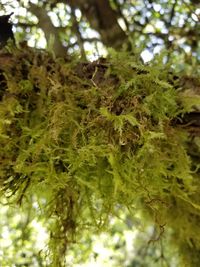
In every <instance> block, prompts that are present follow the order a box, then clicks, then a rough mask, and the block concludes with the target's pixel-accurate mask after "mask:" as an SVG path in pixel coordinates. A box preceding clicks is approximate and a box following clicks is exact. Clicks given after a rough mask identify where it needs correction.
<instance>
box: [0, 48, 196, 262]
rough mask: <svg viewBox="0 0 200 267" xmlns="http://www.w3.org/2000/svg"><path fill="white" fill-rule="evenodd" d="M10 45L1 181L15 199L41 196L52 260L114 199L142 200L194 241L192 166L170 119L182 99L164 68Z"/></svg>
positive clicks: (124, 202) (0, 134) (101, 218)
mask: <svg viewBox="0 0 200 267" xmlns="http://www.w3.org/2000/svg"><path fill="white" fill-rule="evenodd" d="M15 53H16V54H14V55H13V58H14V60H15V64H14V65H11V66H9V67H8V66H6V68H5V69H4V68H3V67H1V71H2V72H3V73H4V77H5V81H4V84H6V85H5V86H4V93H3V96H2V100H1V103H0V118H1V119H0V145H1V151H0V161H1V167H0V182H1V191H2V192H3V194H4V195H6V196H7V197H11V198H12V199H15V200H16V201H17V203H19V204H21V205H23V201H26V199H25V196H26V197H27V198H28V197H30V196H31V195H34V196H36V197H37V199H38V201H39V202H41V199H42V200H43V203H44V204H43V206H42V209H43V214H44V216H46V219H47V220H49V219H50V222H51V223H50V232H51V233H52V234H51V241H50V248H51V251H52V255H53V256H52V259H53V262H54V265H55V266H59V264H61V262H62V260H63V259H62V257H61V255H63V256H64V254H65V251H66V248H67V247H68V245H69V244H70V242H73V241H75V240H76V239H77V238H78V235H79V233H80V231H82V229H84V228H88V227H89V228H91V229H96V230H97V229H98V230H99V229H103V228H104V227H106V225H107V223H108V221H109V216H110V215H112V214H115V212H116V210H115V209H116V206H117V205H120V206H126V207H128V209H132V207H133V206H135V207H138V208H141V209H145V210H148V213H149V214H151V217H152V218H153V220H154V222H155V224H156V225H157V226H158V228H160V229H161V228H162V227H161V226H163V225H167V226H170V227H172V228H174V229H175V231H176V232H177V233H178V234H177V236H178V239H177V243H179V240H180V242H182V240H183V238H184V240H186V239H189V238H193V239H195V240H196V241H194V242H195V246H198V249H199V237H198V235H196V234H195V235H194V234H193V229H194V228H193V227H194V225H193V224H195V227H197V226H196V220H195V219H194V220H193V219H192V218H193V217H192V216H190V211H191V209H192V213H193V214H195V216H199V208H200V207H199V198H198V197H196V194H198V191H197V185H198V183H197V180H198V179H199V175H198V173H194V172H193V170H192V168H193V164H192V159H191V157H190V156H189V154H188V152H187V140H188V135H187V134H186V133H185V132H184V131H183V130H182V129H180V128H176V127H174V126H173V125H172V124H171V121H172V120H173V119H174V118H175V117H176V116H177V115H178V114H179V113H181V112H183V110H184V104H182V105H180V103H179V95H178V94H177V92H176V90H174V88H173V87H172V85H170V84H169V83H168V82H167V80H166V76H167V74H166V75H164V73H165V72H166V73H167V72H168V71H169V70H168V69H166V70H163V71H160V69H161V67H163V66H161V65H159V64H158V65H156V64H155V65H154V66H143V65H141V64H140V63H134V61H133V59H132V58H130V56H127V55H124V54H117V55H113V57H112V58H111V59H110V62H109V64H108V63H107V62H104V63H102V64H100V63H98V62H97V63H88V64H86V65H85V66H87V68H88V71H87V72H91V73H90V75H89V73H87V75H85V74H84V68H85V67H84V66H83V65H82V66H83V69H82V70H81V69H80V67H79V71H77V67H76V66H74V64H73V63H72V64H69V63H66V62H61V61H59V60H53V59H52V58H51V56H49V55H48V54H46V53H44V52H34V51H33V52H32V51H31V50H29V51H20V50H16V52H15ZM90 64H93V65H90ZM88 66H89V67H88ZM81 75H82V76H81ZM181 98H183V96H181ZM182 102H184V101H182ZM186 106H187V105H186ZM187 110H188V106H187ZM177 213H180V216H179V217H178V218H176V215H177ZM190 227H191V228H190ZM197 228H198V227H197ZM185 229H187V231H186V232H185ZM91 231H93V230H91ZM196 231H198V229H196V230H195V233H196ZM181 233H184V235H181ZM52 264H53V263H52Z"/></svg>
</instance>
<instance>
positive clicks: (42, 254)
mask: <svg viewBox="0 0 200 267" xmlns="http://www.w3.org/2000/svg"><path fill="white" fill-rule="evenodd" d="M11 12H13V15H12V16H11V21H12V23H13V30H14V34H15V39H16V41H17V43H18V45H20V44H22V43H23V42H26V45H28V46H32V47H35V48H37V49H48V50H50V51H52V52H53V53H54V54H55V55H58V56H63V57H65V56H72V57H75V58H77V59H79V60H82V61H86V60H94V59H97V58H99V57H101V56H107V55H109V48H110V47H112V48H114V49H116V50H121V49H124V50H127V51H129V52H131V53H133V54H135V55H136V56H137V55H138V53H139V55H140V57H141V59H142V60H143V61H144V62H145V63H147V62H149V61H150V60H151V59H152V58H153V57H154V56H155V55H156V54H157V53H160V52H161V51H163V50H166V57H165V61H166V62H167V61H169V60H171V62H173V66H172V67H173V68H174V69H175V70H176V71H177V72H178V71H184V72H186V73H187V74H188V75H191V74H193V73H194V72H198V71H199V70H198V68H197V66H198V64H199V60H200V38H199V36H200V27H199V21H200V3H199V1H198V0H169V1H166V0H159V1H152V0H142V1H141V0H110V1H108V0H96V1H95V0H60V1H59V0H51V1H44V0H43V1H37V0H35V1H29V0H21V1H20V0H18V1H15V0H13V1H9V0H8V1H6V0H2V1H1V4H0V15H4V14H9V13H11ZM28 203H29V204H28ZM28 203H27V206H25V207H23V208H20V207H19V209H17V210H16V207H15V206H14V205H13V208H12V204H10V206H9V208H8V206H7V205H6V204H5V203H4V201H3V200H2V202H1V208H0V217H1V220H0V233H1V235H0V265H1V266H3V267H9V266H13V267H15V266H16V267H20V266H21V267H23V266H28V267H29V266H36V267H37V266H41V267H43V266H49V257H48V250H46V244H47V240H48V235H47V233H46V230H45V229H46V228H48V225H46V223H47V222H45V223H44V221H43V219H42V211H41V210H40V208H39V206H37V204H36V202H35V201H34V199H33V200H31V201H29V202H28ZM29 205H31V206H32V207H33V208H31V209H30V206H29ZM28 211H29V212H28ZM40 213H41V214H40ZM36 214H37V219H36ZM128 214H129V213H128V212H127V211H125V210H121V211H120V212H119V216H118V218H110V229H109V231H106V232H104V233H101V234H100V233H97V235H92V236H91V235H90V232H89V231H88V232H87V231H85V232H83V234H82V238H81V239H80V240H79V241H78V242H77V243H76V244H74V245H73V246H72V248H71V249H70V250H69V252H68V255H67V257H66V266H77V267H78V266H80V267H81V266H87V267H89V266H99V267H100V266H105V267H106V266H113V267H118V266H119V267H120V266H125V267H160V266H161V267H162V266H163V267H164V266H167V267H169V266H171V267H173V266H174V267H175V266H179V265H178V260H177V253H178V252H177V251H176V250H175V248H173V247H171V245H169V243H168V242H169V237H170V235H171V232H170V231H169V230H168V231H165V233H164V235H163V237H162V239H160V240H158V241H156V242H149V240H153V239H154V238H155V229H154V226H153V224H152V225H149V223H148V224H145V220H144V218H141V215H139V214H137V212H136V215H134V217H131V216H130V214H129V215H128ZM44 224H45V225H44Z"/></svg>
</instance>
